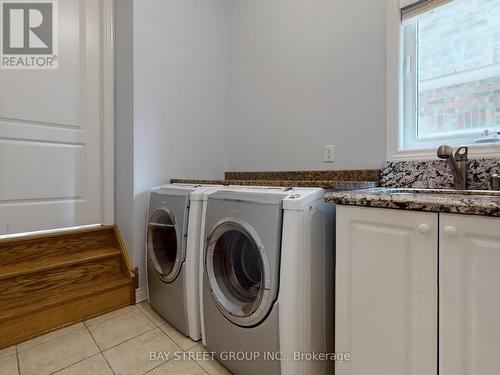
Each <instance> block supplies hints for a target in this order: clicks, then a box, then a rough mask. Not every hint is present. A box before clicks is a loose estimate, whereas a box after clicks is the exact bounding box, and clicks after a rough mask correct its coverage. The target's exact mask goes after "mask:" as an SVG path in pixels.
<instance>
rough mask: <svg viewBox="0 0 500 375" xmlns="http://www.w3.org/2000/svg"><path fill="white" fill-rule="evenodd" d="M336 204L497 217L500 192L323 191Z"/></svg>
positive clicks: (446, 190) (392, 189)
mask: <svg viewBox="0 0 500 375" xmlns="http://www.w3.org/2000/svg"><path fill="white" fill-rule="evenodd" d="M325 200H326V201H327V202H331V203H336V204H339V205H348V206H362V207H377V208H392V209H400V210H413V211H428V212H444V213H454V214H466V215H481V216H494V217H500V192H498V191H487V190H466V191H461V190H449V189H442V190H441V189H402V188H375V189H366V190H356V191H349V192H332V193H326V194H325Z"/></svg>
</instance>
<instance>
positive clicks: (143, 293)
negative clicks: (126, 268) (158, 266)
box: [135, 287, 148, 303]
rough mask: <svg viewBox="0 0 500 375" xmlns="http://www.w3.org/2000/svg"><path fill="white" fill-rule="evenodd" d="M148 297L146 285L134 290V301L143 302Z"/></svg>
mask: <svg viewBox="0 0 500 375" xmlns="http://www.w3.org/2000/svg"><path fill="white" fill-rule="evenodd" d="M147 299H148V289H147V288H146V287H142V288H137V289H136V290H135V303H139V302H143V301H146V300H147Z"/></svg>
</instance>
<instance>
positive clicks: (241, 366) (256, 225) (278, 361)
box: [200, 187, 334, 375]
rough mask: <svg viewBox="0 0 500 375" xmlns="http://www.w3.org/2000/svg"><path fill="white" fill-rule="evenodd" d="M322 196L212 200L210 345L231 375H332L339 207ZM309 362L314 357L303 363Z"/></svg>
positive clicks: (217, 196)
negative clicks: (327, 356)
mask: <svg viewBox="0 0 500 375" xmlns="http://www.w3.org/2000/svg"><path fill="white" fill-rule="evenodd" d="M323 195H324V191H323V190H322V189H284V188H261V187H252V188H238V189H234V188H231V187H229V188H223V189H220V190H218V191H217V192H214V193H212V194H206V195H205V196H206V200H207V204H206V214H205V222H204V225H203V228H204V233H203V240H204V244H203V259H202V265H203V269H202V274H203V278H202V280H200V281H201V283H202V286H201V293H202V295H201V300H202V327H203V340H204V341H203V342H204V345H205V346H206V347H207V348H208V350H209V351H210V352H215V353H216V355H217V357H218V359H219V360H220V361H221V362H222V363H223V364H224V365H225V366H226V367H227V368H228V369H229V370H231V371H232V372H233V373H234V374H237V375H253V374H266V375H273V374H302V375H306V374H307V375H309V374H326V373H327V372H328V369H330V368H332V367H333V366H332V364H328V366H327V364H326V363H325V361H321V362H318V363H308V361H307V360H301V358H299V359H297V360H296V358H295V357H294V355H295V353H306V352H311V353H312V352H316V351H317V352H322V353H330V352H331V351H333V263H334V260H333V259H334V258H333V256H334V241H333V230H334V223H333V219H334V206H333V205H327V204H325V202H324V201H323ZM304 358H307V357H304Z"/></svg>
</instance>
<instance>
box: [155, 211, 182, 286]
mask: <svg viewBox="0 0 500 375" xmlns="http://www.w3.org/2000/svg"><path fill="white" fill-rule="evenodd" d="M147 247H148V254H149V259H150V260H151V262H152V265H153V267H152V268H153V270H154V272H155V274H156V275H157V276H158V277H159V278H160V279H161V280H162V281H164V282H167V283H170V282H172V281H174V280H175V279H176V277H177V276H178V275H179V272H180V269H181V266H182V262H183V261H184V254H182V252H183V250H182V238H181V237H180V232H179V229H178V225H177V222H176V219H175V216H174V215H173V213H172V212H171V211H170V210H169V209H167V208H159V209H158V210H156V211H155V212H154V213H153V214H152V215H151V218H150V220H149V223H148V238H147Z"/></svg>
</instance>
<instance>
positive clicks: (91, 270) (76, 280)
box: [0, 258, 124, 311]
mask: <svg viewBox="0 0 500 375" xmlns="http://www.w3.org/2000/svg"><path fill="white" fill-rule="evenodd" d="M113 275H119V276H124V275H122V272H121V261H120V258H108V259H104V260H100V261H98V262H88V263H80V264H76V265H69V266H66V267H60V268H55V269H50V270H46V271H42V272H37V273H31V274H25V275H20V276H17V277H13V278H10V279H6V280H3V281H2V283H1V286H0V311H3V310H5V309H12V308H15V307H16V306H17V305H16V303H14V301H18V302H19V301H21V302H22V301H23V300H26V301H28V300H29V299H32V298H37V296H38V295H39V294H40V293H52V294H59V293H61V292H60V291H61V289H62V288H66V287H69V288H79V286H80V284H82V283H87V282H89V283H92V284H98V285H99V284H102V283H105V282H106V281H107V278H108V277H109V276H113ZM19 297H22V299H19Z"/></svg>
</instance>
